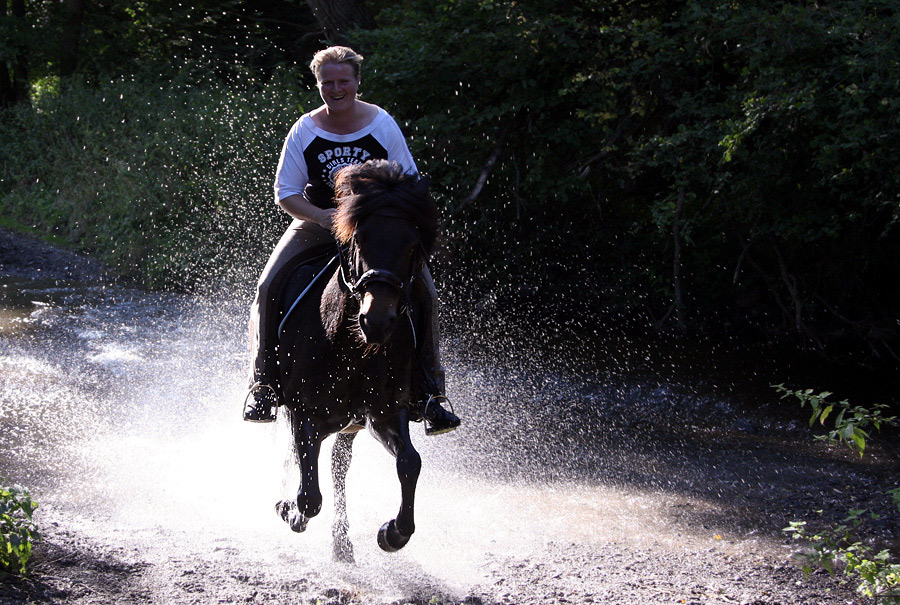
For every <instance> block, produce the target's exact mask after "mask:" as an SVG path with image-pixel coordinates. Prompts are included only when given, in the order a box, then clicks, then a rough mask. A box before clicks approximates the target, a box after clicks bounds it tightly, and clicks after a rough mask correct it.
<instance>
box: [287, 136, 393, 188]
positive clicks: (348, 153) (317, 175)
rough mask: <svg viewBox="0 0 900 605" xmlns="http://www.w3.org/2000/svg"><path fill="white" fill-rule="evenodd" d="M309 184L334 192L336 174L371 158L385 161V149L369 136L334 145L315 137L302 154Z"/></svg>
mask: <svg viewBox="0 0 900 605" xmlns="http://www.w3.org/2000/svg"><path fill="white" fill-rule="evenodd" d="M303 156H304V159H305V160H306V167H307V170H308V171H309V172H308V174H309V180H310V182H311V183H313V182H316V181H318V183H316V184H317V185H320V186H321V185H322V184H324V185H327V186H328V187H329V188H330V189H331V190H332V191H333V190H334V179H335V176H336V175H337V173H338V172H339V171H340V170H341V169H342V168H346V167H347V166H350V165H353V164H362V163H363V162H365V161H366V160H371V159H373V158H381V159H384V160H386V159H387V149H385V148H384V146H383V145H381V143H379V142H378V141H377V140H376V139H375V137H373V136H372V135H371V134H367V135H366V136H364V137H362V138H360V139H357V140H356V141H351V142H347V143H336V142H334V141H328V140H325V139H323V138H322V137H316V138H315V139H313V140H312V142H311V143H310V144H309V146H308V147H307V148H306V149H305V150H304V152H303Z"/></svg>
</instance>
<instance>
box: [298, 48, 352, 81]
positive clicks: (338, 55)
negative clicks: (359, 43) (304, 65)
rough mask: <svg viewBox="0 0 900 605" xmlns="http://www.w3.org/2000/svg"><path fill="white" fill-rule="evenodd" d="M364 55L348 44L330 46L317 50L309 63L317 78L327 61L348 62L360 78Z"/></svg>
mask: <svg viewBox="0 0 900 605" xmlns="http://www.w3.org/2000/svg"><path fill="white" fill-rule="evenodd" d="M362 60H363V56H362V55H361V54H359V53H358V52H356V51H355V50H353V49H352V48H348V47H346V46H329V47H328V48H324V49H322V50H320V51H319V52H317V53H316V54H315V55H314V56H313V59H312V61H311V62H310V64H309V68H310V69H311V70H312V72H313V75H314V76H316V80H318V79H319V72H320V71H321V70H322V66H323V65H325V64H326V63H347V64H348V65H350V67H352V68H353V75H354V76H356V77H357V78H359V65H360V63H362Z"/></svg>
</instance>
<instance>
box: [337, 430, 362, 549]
mask: <svg viewBox="0 0 900 605" xmlns="http://www.w3.org/2000/svg"><path fill="white" fill-rule="evenodd" d="M355 437H356V433H355V432H354V433H338V435H337V437H336V438H335V440H334V446H333V447H332V448H331V478H332V480H333V482H334V522H333V523H332V525H331V536H332V550H333V557H334V560H335V561H340V562H342V563H353V544H351V543H350V536H349V535H348V532H349V530H350V522H349V521H348V520H347V492H346V489H345V488H346V483H347V470H348V469H349V468H350V459H351V457H352V455H353V439H354V438H355Z"/></svg>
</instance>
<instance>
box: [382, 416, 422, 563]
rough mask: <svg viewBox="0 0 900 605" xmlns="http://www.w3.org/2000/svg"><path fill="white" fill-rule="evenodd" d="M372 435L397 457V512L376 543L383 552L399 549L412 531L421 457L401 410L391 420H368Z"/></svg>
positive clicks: (414, 526) (407, 418)
mask: <svg viewBox="0 0 900 605" xmlns="http://www.w3.org/2000/svg"><path fill="white" fill-rule="evenodd" d="M372 429H373V431H374V432H375V436H376V437H377V438H378V440H379V441H381V443H382V444H384V446H385V447H386V448H387V449H388V451H390V452H391V453H392V454H393V455H394V456H396V457H397V477H398V478H399V479H400V496H401V500H400V512H399V513H398V514H397V518H396V519H392V520H390V521H388V522H387V523H385V524H384V525H383V526H382V527H381V529H380V530H379V531H378V546H380V547H381V549H382V550H385V551H387V552H394V551H397V550H400V549H401V548H403V547H404V546H406V543H407V542H409V538H410V536H412V535H413V532H415V531H416V523H415V518H414V509H415V497H416V482H417V481H418V480H419V471H420V470H421V468H422V458H421V456H419V452H417V451H416V448H415V447H413V444H412V441H411V440H410V438H409V415H408V413H407V411H406V410H401V411H400V413H399V414H398V416H397V417H396V418H395V420H394V421H393V422H391V423H384V424H380V423H377V422H373V423H372Z"/></svg>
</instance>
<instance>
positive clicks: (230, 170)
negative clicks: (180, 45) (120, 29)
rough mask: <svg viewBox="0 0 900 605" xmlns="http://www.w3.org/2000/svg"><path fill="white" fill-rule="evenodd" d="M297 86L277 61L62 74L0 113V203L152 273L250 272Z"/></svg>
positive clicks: (124, 265) (178, 276) (271, 234)
mask: <svg viewBox="0 0 900 605" xmlns="http://www.w3.org/2000/svg"><path fill="white" fill-rule="evenodd" d="M298 88H299V87H298V85H297V83H296V81H294V79H293V78H292V76H291V75H290V74H289V73H287V72H285V73H281V74H279V75H277V76H276V77H274V78H270V79H269V80H268V81H266V82H264V83H259V82H256V81H254V80H253V78H252V77H251V76H250V75H249V74H248V76H247V78H246V79H245V80H244V81H242V82H241V83H236V84H233V85H231V86H227V87H226V86H223V85H221V84H220V83H218V82H210V81H206V80H202V79H196V78H192V77H190V76H185V77H182V78H180V79H176V80H174V81H151V80H141V81H133V80H131V79H117V80H113V81H110V82H106V83H104V84H102V85H95V86H90V85H83V84H82V85H77V84H74V83H72V84H70V86H69V88H68V90H67V91H66V92H65V93H64V94H61V95H52V94H48V95H44V96H42V97H41V98H40V99H39V100H36V101H35V103H34V106H33V107H19V108H16V109H15V110H13V111H9V112H7V114H6V115H5V116H4V119H3V120H2V121H0V158H2V159H0V208H2V213H3V215H4V216H15V217H17V219H18V220H19V221H20V223H22V224H24V225H26V226H27V225H33V226H35V227H36V228H37V230H38V231H39V232H43V233H45V234H48V235H60V236H62V237H64V238H65V239H66V240H68V241H70V242H74V243H75V244H76V245H77V246H78V247H80V248H82V249H87V250H94V251H97V252H99V253H100V255H101V257H102V258H103V259H104V260H105V261H107V262H108V263H109V264H111V265H112V266H113V267H114V268H115V269H117V270H118V271H119V272H120V273H122V274H125V275H129V276H134V277H138V278H140V279H142V280H143V281H144V282H145V283H147V284H149V285H153V286H165V287H172V288H190V287H192V286H194V285H196V284H198V283H209V282H213V283H214V282H216V281H220V280H233V279H235V278H237V279H241V280H243V281H247V277H246V276H247V273H248V272H249V273H253V274H255V273H257V272H258V269H259V265H260V264H261V263H262V262H264V260H265V257H266V255H267V253H268V251H269V250H271V247H272V245H273V242H274V240H275V238H276V237H277V235H276V233H279V232H280V231H281V230H282V229H283V223H284V221H285V217H284V216H283V213H282V212H281V211H280V210H277V209H276V207H275V205H274V203H273V202H272V175H273V172H274V166H275V163H276V161H277V158H278V152H279V150H280V145H281V141H282V139H283V136H284V133H286V132H287V129H288V128H289V126H290V124H291V123H292V122H293V121H294V120H295V119H296V118H297V117H298V116H299V113H300V112H301V111H302V109H301V99H300V98H299V97H298V96H297V90H298Z"/></svg>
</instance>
